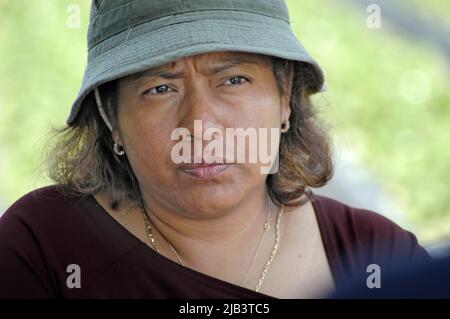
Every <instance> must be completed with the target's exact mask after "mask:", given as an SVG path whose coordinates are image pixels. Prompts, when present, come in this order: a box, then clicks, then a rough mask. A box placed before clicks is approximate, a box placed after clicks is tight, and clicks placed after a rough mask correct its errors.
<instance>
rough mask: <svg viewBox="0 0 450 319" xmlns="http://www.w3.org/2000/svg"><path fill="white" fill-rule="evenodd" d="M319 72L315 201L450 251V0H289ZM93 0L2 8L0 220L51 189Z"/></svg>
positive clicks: (25, 0) (47, 0) (18, 0)
mask: <svg viewBox="0 0 450 319" xmlns="http://www.w3.org/2000/svg"><path fill="white" fill-rule="evenodd" d="M288 5H289V8H290V14H291V21H292V26H293V28H294V30H295V32H296V34H297V35H298V37H299V38H300V39H301V41H302V43H303V44H304V45H305V47H306V48H307V49H308V51H309V52H310V53H311V54H312V55H313V56H314V57H315V58H316V59H317V60H318V61H319V63H320V64H321V65H322V67H323V68H324V69H325V72H326V80H327V85H328V90H327V92H325V93H320V94H317V95H316V96H315V97H314V102H315V103H316V105H317V107H318V110H319V112H320V116H321V117H322V118H323V119H324V121H325V123H326V125H327V127H328V128H329V130H330V133H331V135H332V138H333V144H334V150H335V162H336V173H335V176H334V178H333V180H332V181H331V183H330V184H329V185H327V186H325V187H323V188H321V189H317V190H315V191H316V192H317V193H321V194H326V195H328V196H331V197H334V198H336V199H339V200H341V201H344V202H346V203H348V204H350V205H353V206H356V207H363V208H368V209H371V210H374V211H377V212H378V213H380V214H383V215H385V216H387V217H388V218H391V219H392V220H394V221H395V222H397V223H398V224H400V225H401V226H402V227H403V228H406V229H408V230H410V231H413V232H414V233H415V234H416V235H417V237H418V239H419V241H420V242H421V243H422V244H423V245H425V246H426V248H427V249H428V250H429V251H430V252H431V253H432V254H435V255H442V254H445V253H448V252H449V251H450V250H449V249H448V245H449V243H450V146H449V143H450V142H449V140H450V139H449V136H450V134H449V131H450V72H449V71H450V1H448V0H428V1H420V0H385V1H376V0H368V1H366V0H290V1H288ZM89 7H90V1H89V0H42V1H32V0H0V214H2V213H3V212H4V211H5V210H6V209H7V208H8V207H9V206H10V205H11V204H12V203H13V202H14V201H15V200H17V199H18V198H19V197H21V196H22V195H24V194H26V193H27V192H29V191H31V190H33V189H35V188H38V187H41V186H44V185H48V184H51V181H49V180H48V178H47V177H46V176H45V174H44V171H43V170H42V152H43V149H44V146H45V143H46V138H47V137H46V135H47V134H48V132H49V129H50V128H51V127H52V126H53V127H60V126H62V125H64V123H65V120H66V117H67V116H68V114H69V109H70V106H71V104H72V101H73V100H74V98H75V97H76V95H77V93H78V89H79V87H80V84H81V80H82V76H83V70H84V66H85V61H86V55H87V52H86V32H87V26H88V22H89Z"/></svg>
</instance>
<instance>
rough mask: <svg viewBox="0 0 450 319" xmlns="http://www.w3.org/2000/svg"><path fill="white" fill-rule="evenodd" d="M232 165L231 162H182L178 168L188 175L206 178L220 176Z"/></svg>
mask: <svg viewBox="0 0 450 319" xmlns="http://www.w3.org/2000/svg"><path fill="white" fill-rule="evenodd" d="M230 166H231V164H218V163H183V164H180V165H179V166H178V168H179V169H180V170H182V171H183V172H185V173H186V174H188V175H191V176H193V177H195V178H198V179H203V180H206V179H212V178H214V177H217V176H219V175H220V174H221V173H222V172H224V171H225V170H226V169H228V168H229V167H230Z"/></svg>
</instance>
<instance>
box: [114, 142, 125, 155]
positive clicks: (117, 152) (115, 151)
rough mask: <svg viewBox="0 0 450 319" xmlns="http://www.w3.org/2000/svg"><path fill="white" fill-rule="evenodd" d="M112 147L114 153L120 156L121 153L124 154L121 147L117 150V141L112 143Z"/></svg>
mask: <svg viewBox="0 0 450 319" xmlns="http://www.w3.org/2000/svg"><path fill="white" fill-rule="evenodd" d="M120 147H121V146H120ZM113 149H114V153H116V154H117V155H118V156H122V155H123V154H125V151H124V150H123V149H121V150H119V144H117V143H114V146H113Z"/></svg>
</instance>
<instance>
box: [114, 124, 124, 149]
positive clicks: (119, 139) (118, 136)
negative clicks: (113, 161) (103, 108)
mask: <svg viewBox="0 0 450 319" xmlns="http://www.w3.org/2000/svg"><path fill="white" fill-rule="evenodd" d="M111 135H112V139H113V141H114V143H117V144H119V145H120V146H123V140H122V136H121V134H120V132H119V129H118V128H117V127H116V128H114V129H113V131H112V133H111Z"/></svg>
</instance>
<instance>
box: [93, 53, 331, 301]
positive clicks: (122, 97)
mask: <svg viewBox="0 0 450 319" xmlns="http://www.w3.org/2000/svg"><path fill="white" fill-rule="evenodd" d="M268 62H269V61H268V60H266V59H264V58H263V57H261V56H257V55H252V54H246V53H233V52H221V53H210V54H203V55H198V56H193V57H187V58H183V59H180V60H177V61H176V62H175V63H170V64H167V65H164V66H162V67H159V68H157V69H153V70H151V71H152V73H151V74H149V72H147V74H145V75H144V76H140V77H138V78H136V77H135V76H130V77H127V78H126V79H124V80H121V81H120V83H119V109H118V123H117V125H116V126H115V128H114V130H113V139H114V141H115V142H116V143H118V144H119V145H122V146H123V148H124V150H125V152H126V156H127V157H128V159H129V161H130V164H131V166H132V168H133V171H134V173H135V175H136V177H137V179H138V181H139V185H140V189H141V194H142V196H143V200H144V203H145V207H146V210H147V212H148V214H149V216H150V218H151V221H152V223H153V224H154V228H155V231H154V235H155V238H156V241H157V244H158V246H159V250H160V252H161V253H162V254H163V255H164V256H166V257H167V258H169V259H172V260H173V261H176V256H175V255H174V253H173V252H172V251H171V249H170V247H169V245H168V242H170V243H171V244H172V245H173V247H174V248H175V250H176V251H177V252H178V254H179V255H180V257H181V259H182V261H183V263H184V264H185V265H186V267H189V268H192V269H195V270H197V271H199V272H202V273H204V274H207V275H210V276H213V277H216V278H218V279H221V280H224V281H227V282H230V283H233V284H236V285H241V286H243V287H247V288H250V289H254V286H255V285H256V282H257V281H258V278H259V276H260V274H261V271H262V269H263V267H264V264H265V262H266V260H267V258H268V256H269V255H270V253H271V251H272V248H273V243H274V240H275V222H276V217H277V214H278V208H277V207H276V206H275V205H274V204H273V203H272V202H271V201H269V202H268V203H269V204H268V205H269V206H268V207H267V204H266V203H267V189H266V183H265V181H266V178H267V175H263V174H261V173H260V170H259V168H260V163H256V164H251V163H249V164H241V163H235V164H232V165H231V166H230V167H229V168H228V169H227V170H225V171H224V172H222V173H221V174H220V175H218V176H216V177H214V178H213V179H208V180H198V179H195V178H193V177H192V176H190V175H188V174H186V173H185V172H184V171H182V170H180V169H179V168H178V167H177V165H175V164H174V163H173V161H172V159H171V157H170V154H171V148H172V147H173V145H174V143H175V142H174V141H171V139H170V136H171V132H172V131H173V130H174V129H175V128H178V127H185V128H188V129H189V130H190V131H192V130H193V125H194V120H202V122H203V130H205V129H207V128H209V127H213V128H217V129H218V130H220V131H224V130H225V128H230V127H235V128H236V127H241V128H244V129H245V128H249V127H255V128H260V127H265V128H271V127H280V126H281V123H282V122H283V121H284V120H285V119H287V118H289V115H290V108H289V97H288V96H281V95H280V93H279V91H278V88H277V84H276V79H275V76H274V74H273V70H272V67H271V66H270V64H268ZM154 71H164V73H163V74H161V73H160V72H159V74H155V72H154ZM168 73H170V74H168ZM181 73H182V74H181ZM140 75H143V74H140ZM288 82H289V83H288V85H289V87H290V84H291V81H290V80H289V81H288ZM287 92H290V90H289V89H288V90H287ZM95 197H96V199H97V201H98V202H99V203H100V204H101V205H102V206H103V207H104V208H105V209H106V210H107V211H108V212H109V213H110V214H111V215H112V216H113V217H114V218H116V220H118V221H119V223H121V224H122V225H123V226H124V227H125V228H127V229H128V230H129V231H130V232H131V233H132V234H134V235H135V236H136V237H138V238H139V239H141V240H142V241H143V242H145V243H147V244H150V243H149V240H148V237H147V234H146V233H145V226H144V219H143V215H142V212H141V210H140V209H139V208H138V207H135V206H133V205H131V204H130V205H129V204H126V203H125V205H124V206H123V207H122V208H121V209H120V211H119V212H113V211H111V210H110V209H109V208H108V205H107V203H108V194H106V193H103V194H98V195H96V196H95ZM267 209H268V210H269V211H270V216H271V226H272V227H271V229H270V231H269V232H268V233H267V234H266V236H265V237H264V240H263V241H262V243H261V247H260V249H259V251H258V256H257V258H256V260H255V263H254V265H253V267H251V268H250V269H249V272H248V276H247V277H246V279H245V281H243V282H242V279H243V277H244V275H245V274H246V272H247V269H248V267H249V265H250V264H251V260H252V259H253V256H254V253H255V250H256V247H257V246H258V242H259V239H260V238H261V236H262V234H263V231H264V228H263V225H264V223H265V221H266V218H267ZM281 232H282V244H281V246H280V248H279V251H278V254H277V256H276V259H275V261H274V263H273V264H272V266H271V268H270V270H269V273H268V275H267V278H266V279H265V281H264V284H263V286H262V288H261V290H260V292H262V293H266V294H269V295H273V296H275V297H281V298H288V297H292V298H302V297H317V296H320V295H321V294H322V293H324V292H325V291H327V290H328V289H330V288H332V287H333V279H332V277H331V272H330V269H329V266H328V261H327V259H326V256H325V253H324V250H323V244H322V241H321V237H320V231H319V229H318V226H317V221H316V219H315V214H314V210H313V208H312V206H311V205H310V204H306V205H303V206H302V207H298V208H295V209H291V210H287V209H286V210H285V214H284V215H283V219H282V224H281ZM299 255H301V257H299Z"/></svg>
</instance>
